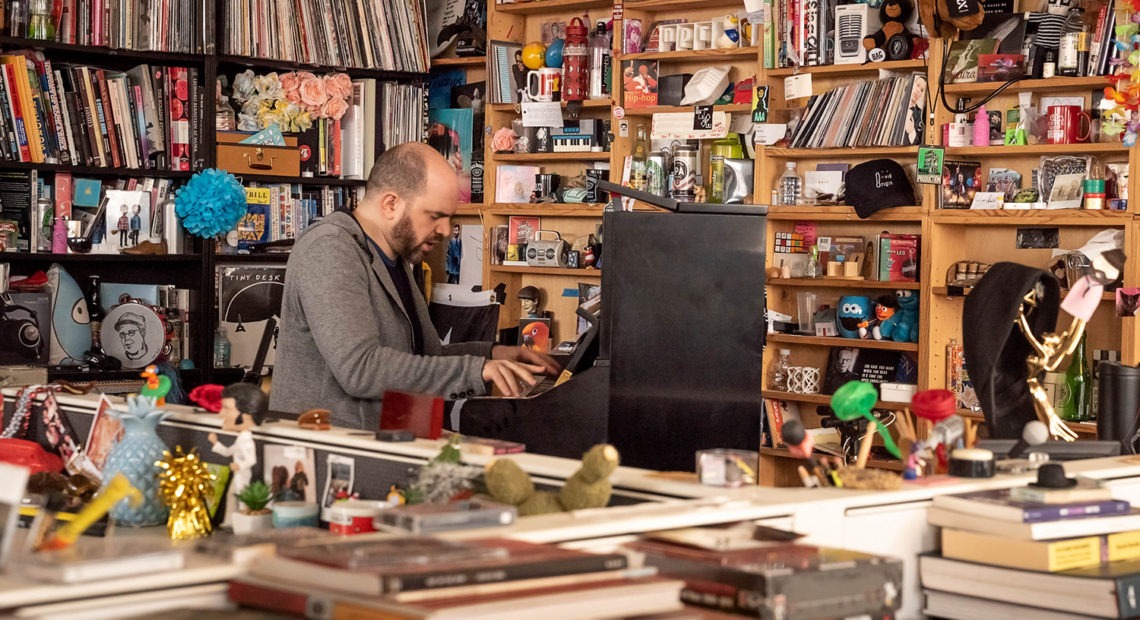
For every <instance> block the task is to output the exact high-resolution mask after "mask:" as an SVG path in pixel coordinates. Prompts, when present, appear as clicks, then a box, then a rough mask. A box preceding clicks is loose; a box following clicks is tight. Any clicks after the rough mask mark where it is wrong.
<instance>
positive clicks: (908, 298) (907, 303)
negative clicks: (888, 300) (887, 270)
mask: <svg viewBox="0 0 1140 620" xmlns="http://www.w3.org/2000/svg"><path fill="white" fill-rule="evenodd" d="M895 297H896V298H897V299H898V304H899V308H898V310H896V311H895V313H894V314H893V315H892V316H891V317H890V318H889V319H887V320H885V321H883V322H882V323H879V333H880V334H881V335H882V340H886V339H890V340H894V341H895V342H918V296H917V295H915V294H914V291H897V292H896V293H895Z"/></svg>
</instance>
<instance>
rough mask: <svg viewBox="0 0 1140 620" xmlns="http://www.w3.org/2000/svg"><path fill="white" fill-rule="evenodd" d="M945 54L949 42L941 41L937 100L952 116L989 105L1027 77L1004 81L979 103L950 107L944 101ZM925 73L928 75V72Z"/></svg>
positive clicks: (947, 50)
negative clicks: (940, 68) (940, 65)
mask: <svg viewBox="0 0 1140 620" xmlns="http://www.w3.org/2000/svg"><path fill="white" fill-rule="evenodd" d="M947 52H949V40H948V39H942V71H941V73H939V74H938V98H939V100H940V101H941V102H942V107H943V108H946V110H947V111H949V112H952V113H954V114H969V113H970V112H973V111H975V110H977V109H978V108H980V107H982V106H984V105H986V104H987V103H989V102H990V101H991V100H992V99H993V98H994V97H997V96H998V95H1000V94H1001V93H1002V92H1003V91H1005V89H1007V88H1009V87H1010V86H1013V85H1014V84H1015V83H1017V82H1020V81H1021V80H1024V79H1026V78H1027V77H1028V75H1022V76H1020V77H1016V78H1013V79H1011V80H1006V82H1005V83H1004V84H1002V85H1001V86H998V87H997V88H995V89H994V90H993V91H992V92H990V94H988V95H986V96H985V97H982V100H981V101H979V102H977V103H975V104H972V105H970V106H968V107H965V108H959V107H957V105H955V106H954V107H951V106H950V104H949V103H948V102H947V101H946V59H947V57H948V56H949V54H948V53H947ZM927 72H928V73H929V70H928V71H927Z"/></svg>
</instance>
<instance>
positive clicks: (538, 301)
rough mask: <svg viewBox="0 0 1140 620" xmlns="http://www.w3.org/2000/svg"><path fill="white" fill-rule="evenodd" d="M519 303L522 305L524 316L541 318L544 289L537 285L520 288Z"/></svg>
mask: <svg viewBox="0 0 1140 620" xmlns="http://www.w3.org/2000/svg"><path fill="white" fill-rule="evenodd" d="M519 304H520V305H521V306H522V318H524V319H541V318H543V316H542V311H541V310H539V307H540V306H541V305H542V291H540V290H538V287H537V286H524V287H522V288H521V289H519Z"/></svg>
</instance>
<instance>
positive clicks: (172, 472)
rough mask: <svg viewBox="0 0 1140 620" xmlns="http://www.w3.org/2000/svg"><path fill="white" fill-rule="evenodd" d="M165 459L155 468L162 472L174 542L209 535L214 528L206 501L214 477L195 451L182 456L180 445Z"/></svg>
mask: <svg viewBox="0 0 1140 620" xmlns="http://www.w3.org/2000/svg"><path fill="white" fill-rule="evenodd" d="M162 457H163V458H162V460H160V461H159V462H157V463H155V465H157V466H158V468H159V469H160V470H162V471H161V472H159V474H158V489H159V492H160V493H161V495H162V501H164V502H166V505H167V506H170V518H169V519H167V521H166V530H167V532H168V533H169V534H170V538H171V540H193V539H195V538H202V537H203V536H207V535H209V533H210V532H211V531H212V530H213V525H212V524H211V523H210V511H209V510H208V509H207V507H206V500H207V499H208V498H209V497H211V496H212V495H213V494H214V487H213V484H211V483H212V482H213V480H214V475H213V474H211V473H210V470H209V469H208V468H207V467H206V464H205V463H203V462H202V459H201V458H199V456H198V451H197V450H194V449H193V448H191V450H190V453H189V454H183V452H182V446H178V447H177V448H175V450H174V454H171V453H170V452H163V453H162Z"/></svg>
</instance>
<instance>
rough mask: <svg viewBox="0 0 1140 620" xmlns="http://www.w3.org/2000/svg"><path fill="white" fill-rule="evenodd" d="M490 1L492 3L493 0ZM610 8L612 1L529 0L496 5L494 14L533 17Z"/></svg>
mask: <svg viewBox="0 0 1140 620" xmlns="http://www.w3.org/2000/svg"><path fill="white" fill-rule="evenodd" d="M490 1H491V2H494V1H495V0H490ZM612 6H613V0H531V2H520V3H517V4H496V5H495V12H496V13H515V14H518V15H534V14H536V13H554V12H558V11H574V10H578V9H605V8H610V7H612Z"/></svg>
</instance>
